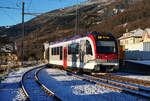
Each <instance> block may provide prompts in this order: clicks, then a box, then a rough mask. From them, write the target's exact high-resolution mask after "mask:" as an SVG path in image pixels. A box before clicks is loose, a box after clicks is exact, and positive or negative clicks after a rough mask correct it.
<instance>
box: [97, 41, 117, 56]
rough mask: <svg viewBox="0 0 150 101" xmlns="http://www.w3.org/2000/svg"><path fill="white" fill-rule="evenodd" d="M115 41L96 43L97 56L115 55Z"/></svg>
mask: <svg viewBox="0 0 150 101" xmlns="http://www.w3.org/2000/svg"><path fill="white" fill-rule="evenodd" d="M116 51H117V50H116V46H115V41H97V42H96V52H97V54H113V53H116Z"/></svg>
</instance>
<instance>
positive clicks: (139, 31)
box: [119, 28, 144, 40]
mask: <svg viewBox="0 0 150 101" xmlns="http://www.w3.org/2000/svg"><path fill="white" fill-rule="evenodd" d="M143 33H144V30H142V29H140V28H138V29H136V30H133V31H130V32H127V33H124V34H123V36H121V37H120V38H119V40H121V39H124V38H129V37H142V35H143Z"/></svg>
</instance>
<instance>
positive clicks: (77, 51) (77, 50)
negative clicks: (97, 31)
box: [75, 43, 79, 54]
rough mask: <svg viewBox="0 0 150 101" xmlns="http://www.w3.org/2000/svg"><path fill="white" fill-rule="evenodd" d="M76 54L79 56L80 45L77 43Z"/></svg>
mask: <svg viewBox="0 0 150 101" xmlns="http://www.w3.org/2000/svg"><path fill="white" fill-rule="evenodd" d="M75 54H79V43H76V46H75Z"/></svg>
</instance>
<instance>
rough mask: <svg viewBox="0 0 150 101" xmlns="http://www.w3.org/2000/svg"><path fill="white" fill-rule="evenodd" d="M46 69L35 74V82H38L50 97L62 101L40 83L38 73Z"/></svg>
mask: <svg viewBox="0 0 150 101" xmlns="http://www.w3.org/2000/svg"><path fill="white" fill-rule="evenodd" d="M42 69H45V68H41V69H39V70H38V71H37V72H35V80H36V82H37V83H38V84H39V85H40V87H41V88H42V89H43V90H44V91H45V92H47V93H48V94H49V95H50V96H52V97H53V98H54V99H55V100H56V101H62V100H61V99H60V98H58V97H57V96H56V95H55V94H54V93H53V92H52V91H51V90H49V89H48V88H47V87H46V86H45V85H43V84H42V82H40V80H39V78H38V73H39V72H40V71H41V70H42Z"/></svg>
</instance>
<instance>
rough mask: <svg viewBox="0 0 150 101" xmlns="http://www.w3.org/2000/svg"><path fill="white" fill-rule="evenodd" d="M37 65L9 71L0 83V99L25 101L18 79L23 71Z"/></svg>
mask: <svg viewBox="0 0 150 101" xmlns="http://www.w3.org/2000/svg"><path fill="white" fill-rule="evenodd" d="M35 67H37V66H33V67H28V68H20V69H19V70H18V71H16V72H11V73H9V75H8V76H7V77H6V79H5V80H4V81H2V82H1V83H0V101H25V98H24V95H23V92H22V90H21V88H20V84H19V83H20V80H21V76H22V75H23V73H25V72H26V71H27V70H29V69H31V68H35Z"/></svg>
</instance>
